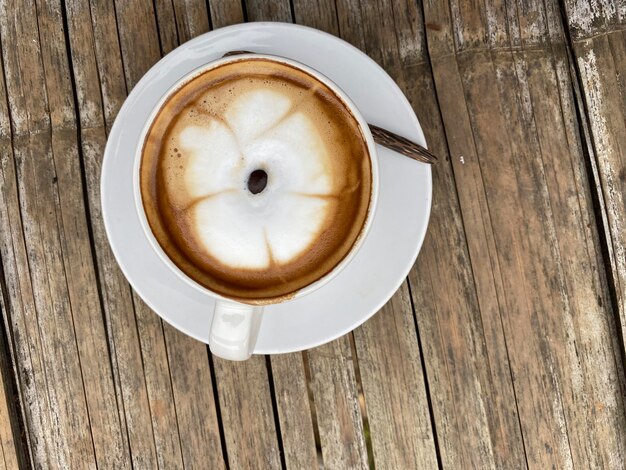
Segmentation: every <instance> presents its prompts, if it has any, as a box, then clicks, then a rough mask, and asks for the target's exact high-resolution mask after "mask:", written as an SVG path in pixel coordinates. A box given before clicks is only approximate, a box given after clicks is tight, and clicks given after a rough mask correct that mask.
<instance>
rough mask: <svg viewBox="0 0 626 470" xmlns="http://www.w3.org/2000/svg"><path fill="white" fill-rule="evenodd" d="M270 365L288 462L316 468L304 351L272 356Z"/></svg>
mask: <svg viewBox="0 0 626 470" xmlns="http://www.w3.org/2000/svg"><path fill="white" fill-rule="evenodd" d="M271 367H272V378H273V383H274V396H275V399H276V408H277V411H278V417H279V420H280V436H281V441H282V445H283V453H284V459H285V464H286V466H287V468H315V467H317V466H318V458H317V449H316V448H315V431H314V424H313V421H312V415H311V404H310V403H309V392H308V383H307V378H306V374H305V365H304V362H303V357H302V353H293V354H280V355H276V356H273V357H272V358H271Z"/></svg>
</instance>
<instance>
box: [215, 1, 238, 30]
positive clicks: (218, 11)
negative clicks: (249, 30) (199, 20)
mask: <svg viewBox="0 0 626 470" xmlns="http://www.w3.org/2000/svg"><path fill="white" fill-rule="evenodd" d="M209 10H210V15H211V24H212V25H213V28H221V27H223V26H229V25H231V24H237V23H243V20H244V12H243V2H241V1H240V0H209Z"/></svg>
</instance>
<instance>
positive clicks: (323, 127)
mask: <svg viewBox="0 0 626 470" xmlns="http://www.w3.org/2000/svg"><path fill="white" fill-rule="evenodd" d="M133 176H134V178H133V182H134V195H135V204H136V207H137V212H138V214H139V219H140V221H141V224H142V226H143V228H144V232H145V235H146V237H147V238H148V240H149V241H150V243H151V245H152V247H153V248H154V250H155V251H156V252H157V254H158V255H159V256H160V258H161V259H162V260H163V262H164V263H165V264H166V265H167V266H168V267H169V268H170V269H171V270H172V271H173V272H174V273H176V274H177V275H178V276H179V277H180V278H181V279H182V280H183V281H184V282H186V283H188V284H190V285H192V286H194V287H195V288H197V289H200V290H202V291H204V292H205V293H207V294H209V295H210V296H212V297H214V298H215V299H216V304H215V311H214V312H213V321H212V324H211V331H210V335H209V346H210V348H211V351H212V352H213V353H214V354H216V355H218V356H221V357H224V358H226V359H231V360H244V359H247V358H248V357H250V355H251V353H252V351H253V348H254V343H255V341H256V336H257V333H258V331H259V327H260V324H261V321H262V318H263V309H264V307H265V306H267V305H271V304H276V303H280V302H285V301H289V300H291V299H294V298H297V297H300V296H303V295H306V294H307V293H310V292H312V291H314V290H316V289H318V288H320V287H321V286H323V285H324V284H326V283H327V282H328V281H330V280H331V279H332V278H333V277H334V276H336V275H337V274H338V273H339V272H340V271H341V270H342V269H343V268H344V267H345V266H346V265H347V264H348V263H349V262H350V261H351V260H352V258H353V257H354V256H355V255H356V253H357V251H358V250H359V248H360V247H361V245H362V243H363V240H364V238H365V236H366V235H367V232H368V230H369V228H370V226H371V223H372V220H373V216H374V211H375V208H376V201H377V196H378V160H377V154H376V147H375V144H374V141H373V138H372V135H371V133H370V131H369V128H368V125H367V123H366V121H365V120H364V119H363V117H362V116H361V114H360V113H359V111H358V109H357V108H356V106H355V105H354V104H353V103H352V101H350V99H349V98H348V97H347V96H346V95H345V93H343V91H342V90H341V89H340V88H339V87H338V86H337V85H335V84H334V83H333V82H332V81H331V80H329V79H328V78H327V77H325V76H324V75H322V74H321V73H319V72H317V71H315V70H313V69H312V68H310V67H308V66H306V65H303V64H300V63H298V62H295V61H293V60H289V59H285V58H282V57H276V56H270V55H264V54H241V55H236V56H230V57H224V58H222V59H219V60H216V61H214V62H211V63H209V64H206V65H204V66H202V67H200V68H198V69H196V70H194V71H193V72H191V73H190V74H188V75H187V76H185V77H183V78H182V79H181V80H179V81H178V82H177V83H176V84H175V85H173V86H172V87H171V88H170V89H169V90H168V91H167V92H166V93H165V95H164V96H163V97H162V98H161V100H160V101H159V103H158V104H157V105H156V106H155V108H154V110H153V112H152V113H151V115H150V118H149V119H148V120H147V122H146V125H145V127H144V129H143V131H142V134H141V139H140V144H139V145H138V147H137V150H136V153H135V162H134V175H133Z"/></svg>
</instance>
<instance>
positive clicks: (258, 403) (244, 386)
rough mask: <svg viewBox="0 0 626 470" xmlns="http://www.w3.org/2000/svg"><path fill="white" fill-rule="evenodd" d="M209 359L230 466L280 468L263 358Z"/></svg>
mask: <svg viewBox="0 0 626 470" xmlns="http://www.w3.org/2000/svg"><path fill="white" fill-rule="evenodd" d="M213 361H214V364H215V376H216V380H217V388H218V391H219V400H220V409H221V411H222V420H223V423H224V435H225V437H226V449H227V452H228V463H229V464H230V468H242V469H243V468H280V466H281V458H280V452H279V444H278V438H277V434H276V425H275V423H274V412H273V408H272V401H271V395H270V387H269V382H268V375H267V370H266V368H265V358H263V357H261V356H253V357H252V358H251V359H249V360H247V361H245V362H231V361H226V360H223V359H219V358H217V357H216V358H214V359H213Z"/></svg>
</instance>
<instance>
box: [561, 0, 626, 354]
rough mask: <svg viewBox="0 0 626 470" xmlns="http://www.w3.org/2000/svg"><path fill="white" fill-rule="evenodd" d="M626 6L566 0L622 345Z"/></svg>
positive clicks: (625, 308)
mask: <svg viewBox="0 0 626 470" xmlns="http://www.w3.org/2000/svg"><path fill="white" fill-rule="evenodd" d="M625 9H626V7H625V6H624V5H623V2H619V1H617V2H611V1H606V0H605V1H599V2H589V1H585V0H568V1H566V2H565V13H566V19H567V29H568V31H569V33H570V35H571V39H572V49H573V55H574V61H575V63H574V66H575V70H576V72H577V74H576V75H575V76H574V77H573V79H574V80H575V81H576V85H578V86H580V88H581V90H582V93H581V95H582V96H581V102H580V103H579V104H580V107H581V108H583V109H584V110H585V112H586V115H587V118H588V119H587V121H586V122H585V129H586V130H588V133H589V137H590V139H589V142H588V144H589V148H588V151H589V153H590V160H591V162H590V163H591V165H592V168H594V169H595V170H596V173H595V174H594V177H595V180H594V183H595V187H593V190H594V192H595V194H596V196H597V198H598V199H599V205H600V206H601V207H602V209H604V211H605V213H604V215H605V217H604V219H603V234H604V244H605V247H606V250H607V254H608V259H609V263H610V267H611V272H610V277H611V280H612V286H611V287H612V288H613V289H614V291H613V294H614V303H615V307H616V310H617V312H616V313H617V326H618V328H619V331H620V332H621V333H620V341H621V348H622V351H624V348H625V347H626V336H625V332H626V251H625V248H624V247H625V246H626V243H625V242H626V238H625V229H626V211H625V210H624V207H625V202H626V192H625V189H624V181H626V163H625V162H626V78H624V73H623V71H624V68H625V67H626V12H625Z"/></svg>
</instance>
